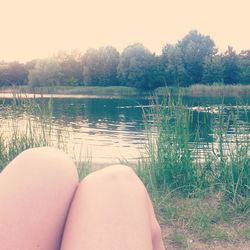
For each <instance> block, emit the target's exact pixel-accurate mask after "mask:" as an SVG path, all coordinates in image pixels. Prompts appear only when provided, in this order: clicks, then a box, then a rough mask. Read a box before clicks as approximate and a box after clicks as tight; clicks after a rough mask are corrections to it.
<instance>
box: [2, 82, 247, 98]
mask: <svg viewBox="0 0 250 250" xmlns="http://www.w3.org/2000/svg"><path fill="white" fill-rule="evenodd" d="M0 95H1V96H0V97H4V98H11V97H13V95H17V96H19V95H23V96H24V97H25V96H26V97H27V96H28V97H34V96H36V97H48V98H51V97H53V98H124V97H127V98H129V97H131V98H133V97H135V96H142V97H150V96H170V95H173V96H178V95H180V96H188V97H250V84H245V85H243V84H235V85H223V84H213V85H206V84H194V85H190V86H189V87H171V86H166V87H158V88H156V89H154V90H152V91H143V90H140V89H136V88H133V87H125V86H107V87H99V86H93V87H90V86H54V87H37V88H33V87H30V86H28V85H23V86H14V87H1V88H0Z"/></svg>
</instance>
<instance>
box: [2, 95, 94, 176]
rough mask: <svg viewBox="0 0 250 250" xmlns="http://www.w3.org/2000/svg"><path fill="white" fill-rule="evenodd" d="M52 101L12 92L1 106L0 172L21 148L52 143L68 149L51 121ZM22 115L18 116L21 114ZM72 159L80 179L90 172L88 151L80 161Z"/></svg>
mask: <svg viewBox="0 0 250 250" xmlns="http://www.w3.org/2000/svg"><path fill="white" fill-rule="evenodd" d="M52 102H53V100H52V99H39V102H38V101H37V100H36V99H33V98H21V97H20V96H19V94H14V95H13V99H12V101H11V104H9V105H2V107H1V108H2V109H4V108H8V117H7V118H8V119H6V120H8V121H9V122H8V127H9V130H8V132H7V133H1V134H0V172H1V171H2V170H3V169H4V167H5V166H6V165H7V164H8V163H9V162H10V161H11V160H13V159H14V158H15V157H16V156H17V155H18V154H20V153H21V152H22V151H24V150H26V149H29V148H34V147H43V146H53V147H57V148H59V149H62V150H64V151H65V152H68V148H67V145H66V144H65V138H64V136H65V135H66V134H62V133H61V130H60V129H58V128H57V127H56V126H55V125H54V122H53V116H52V111H53V105H52ZM20 114H22V116H24V118H23V119H22V116H20ZM71 158H72V159H73V160H74V161H75V162H76V165H77V170H78V174H79V178H80V179H82V178H84V177H85V176H86V175H87V174H88V173H89V172H90V171H91V165H92V164H91V157H90V155H89V154H87V155H86V156H85V158H86V159H84V160H82V157H81V153H80V154H79V156H76V155H71Z"/></svg>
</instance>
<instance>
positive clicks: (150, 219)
mask: <svg viewBox="0 0 250 250" xmlns="http://www.w3.org/2000/svg"><path fill="white" fill-rule="evenodd" d="M150 205H151V204H150ZM150 205H149V198H148V196H147V192H146V190H145V187H144V185H143V184H142V182H141V181H140V180H139V178H138V177H137V176H136V175H135V173H134V172H133V170H132V169H130V168H129V167H125V166H111V167H107V168H105V169H103V170H100V171H97V172H95V173H92V174H90V175H89V176H87V177H86V178H85V179H84V180H83V181H82V182H81V183H80V185H79V187H78V189H77V192H76V194H75V197H74V200H73V202H72V205H71V208H70V212H69V216H68V219H67V223H66V226H65V231H64V235H63V240H62V250H70V249H74V250H78V249H79V250H80V249H84V250H100V249H102V250H135V249H136V250H152V249H156V248H153V244H154V240H153V238H154V236H155V235H156V234H160V231H159V225H158V223H157V222H156V219H155V217H154V214H150V213H151V212H152V210H151V209H152V207H150ZM154 223H156V224H155V225H154ZM155 229H156V230H158V231H157V232H156V234H155ZM158 238H159V240H160V241H161V237H160V236H159V237H158ZM158 245H159V246H160V247H161V248H158V249H159V250H162V249H164V248H163V245H162V243H161V242H160V243H159V244H158Z"/></svg>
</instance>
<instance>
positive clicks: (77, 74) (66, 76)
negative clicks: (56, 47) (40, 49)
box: [55, 50, 83, 86]
mask: <svg viewBox="0 0 250 250" xmlns="http://www.w3.org/2000/svg"><path fill="white" fill-rule="evenodd" d="M55 60H56V61H57V62H58V63H59V65H60V69H61V80H60V83H61V85H71V86H78V85H82V84H83V67H82V54H81V53H80V52H79V51H77V50H74V51H72V52H71V53H66V52H60V53H58V54H57V56H56V57H55Z"/></svg>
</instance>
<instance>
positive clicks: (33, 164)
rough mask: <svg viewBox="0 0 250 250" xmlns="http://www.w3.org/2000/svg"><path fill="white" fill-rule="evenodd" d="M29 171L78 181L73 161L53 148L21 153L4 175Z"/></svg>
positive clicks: (35, 149)
mask: <svg viewBox="0 0 250 250" xmlns="http://www.w3.org/2000/svg"><path fill="white" fill-rule="evenodd" d="M13 171H15V172H16V171H17V172H19V171H23V172H24V173H25V172H26V171H27V174H29V173H34V174H35V175H36V174H43V173H44V174H47V173H48V172H49V173H50V175H55V176H57V177H58V178H59V177H60V176H61V177H66V178H70V179H75V180H76V181H78V176H77V169H76V167H75V164H74V163H73V161H72V160H71V159H70V158H69V157H68V156H67V155H66V154H65V153H64V152H63V151H62V150H59V149H57V148H52V147H39V148H31V149H27V150H25V151H23V152H22V153H20V154H19V155H18V156H17V157H16V158H15V159H14V160H13V161H12V162H10V163H9V165H8V166H7V167H6V168H5V169H4V170H3V173H5V172H6V173H7V172H13Z"/></svg>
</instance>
